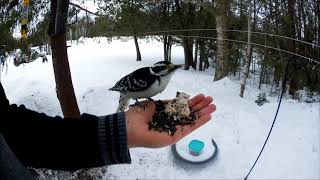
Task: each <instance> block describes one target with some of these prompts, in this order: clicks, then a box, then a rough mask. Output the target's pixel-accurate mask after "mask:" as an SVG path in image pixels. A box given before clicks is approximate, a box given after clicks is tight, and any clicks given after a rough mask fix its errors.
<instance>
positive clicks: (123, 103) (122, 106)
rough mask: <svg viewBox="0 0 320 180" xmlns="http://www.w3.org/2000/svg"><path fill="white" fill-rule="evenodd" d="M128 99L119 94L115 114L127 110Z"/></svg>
mask: <svg viewBox="0 0 320 180" xmlns="http://www.w3.org/2000/svg"><path fill="white" fill-rule="evenodd" d="M129 100H130V98H128V97H126V96H124V95H123V94H122V93H121V94H120V99H119V106H118V108H117V112H123V111H124V110H126V109H127V107H128V104H129Z"/></svg>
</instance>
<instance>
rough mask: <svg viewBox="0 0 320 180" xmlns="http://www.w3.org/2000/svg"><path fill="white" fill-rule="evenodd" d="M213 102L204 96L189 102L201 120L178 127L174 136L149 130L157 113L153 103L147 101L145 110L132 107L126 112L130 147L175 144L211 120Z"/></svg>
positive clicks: (156, 146) (214, 107)
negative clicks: (150, 123)
mask: <svg viewBox="0 0 320 180" xmlns="http://www.w3.org/2000/svg"><path fill="white" fill-rule="evenodd" d="M212 101H213V100H212V97H210V96H207V97H205V96H204V95H203V94H198V95H197V96H195V97H194V98H192V99H191V100H189V102H188V103H189V107H190V108H191V109H192V110H194V111H195V112H196V114H197V115H198V116H199V118H198V119H196V120H195V121H194V122H195V123H194V124H193V125H185V126H181V125H179V126H176V127H177V131H176V132H175V134H174V135H173V136H171V135H169V134H168V133H167V132H161V133H160V132H158V131H155V130H149V122H150V121H151V120H152V116H153V114H154V113H155V104H154V103H153V102H151V101H147V102H146V105H145V109H144V110H143V109H141V108H139V107H135V106H133V107H131V108H130V109H129V110H128V111H126V112H125V116H126V126H127V143H128V146H129V147H149V148H158V147H164V146H168V145H171V144H175V143H176V142H177V141H179V140H180V139H182V138H183V137H185V136H186V135H188V134H190V133H191V132H192V131H194V130H196V129H197V128H199V127H201V126H202V125H204V124H205V123H207V122H208V121H209V120H210V119H211V113H213V112H214V111H215V110H216V106H215V105H214V104H212Z"/></svg>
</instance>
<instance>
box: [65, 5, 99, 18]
mask: <svg viewBox="0 0 320 180" xmlns="http://www.w3.org/2000/svg"><path fill="white" fill-rule="evenodd" d="M69 4H70V5H72V6H75V7H77V8H79V9H81V10H83V11H85V12H88V13H90V14H92V15H95V16H105V15H103V14H99V13H95V12H91V11H89V10H87V9H85V8H83V7H81V6H80V5H78V4H74V3H73V2H70V3H69Z"/></svg>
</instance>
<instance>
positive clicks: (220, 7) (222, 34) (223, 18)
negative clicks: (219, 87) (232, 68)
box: [214, 0, 230, 81]
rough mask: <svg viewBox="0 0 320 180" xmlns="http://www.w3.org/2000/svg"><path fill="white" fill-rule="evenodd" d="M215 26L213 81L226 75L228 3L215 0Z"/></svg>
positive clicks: (222, 0) (227, 65) (227, 64)
mask: <svg viewBox="0 0 320 180" xmlns="http://www.w3.org/2000/svg"><path fill="white" fill-rule="evenodd" d="M215 4H216V26H217V60H216V71H215V74H214V80H215V81H217V80H220V79H222V78H224V77H226V76H227V75H228V67H229V63H228V57H229V50H228V43H227V42H226V41H224V39H227V33H226V31H224V30H227V16H228V15H227V13H228V11H229V10H230V9H229V5H230V4H229V1H224V0H216V1H215Z"/></svg>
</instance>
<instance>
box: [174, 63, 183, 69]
mask: <svg viewBox="0 0 320 180" xmlns="http://www.w3.org/2000/svg"><path fill="white" fill-rule="evenodd" d="M183 65H184V64H177V65H175V68H176V69H178V68H181V67H183Z"/></svg>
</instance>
